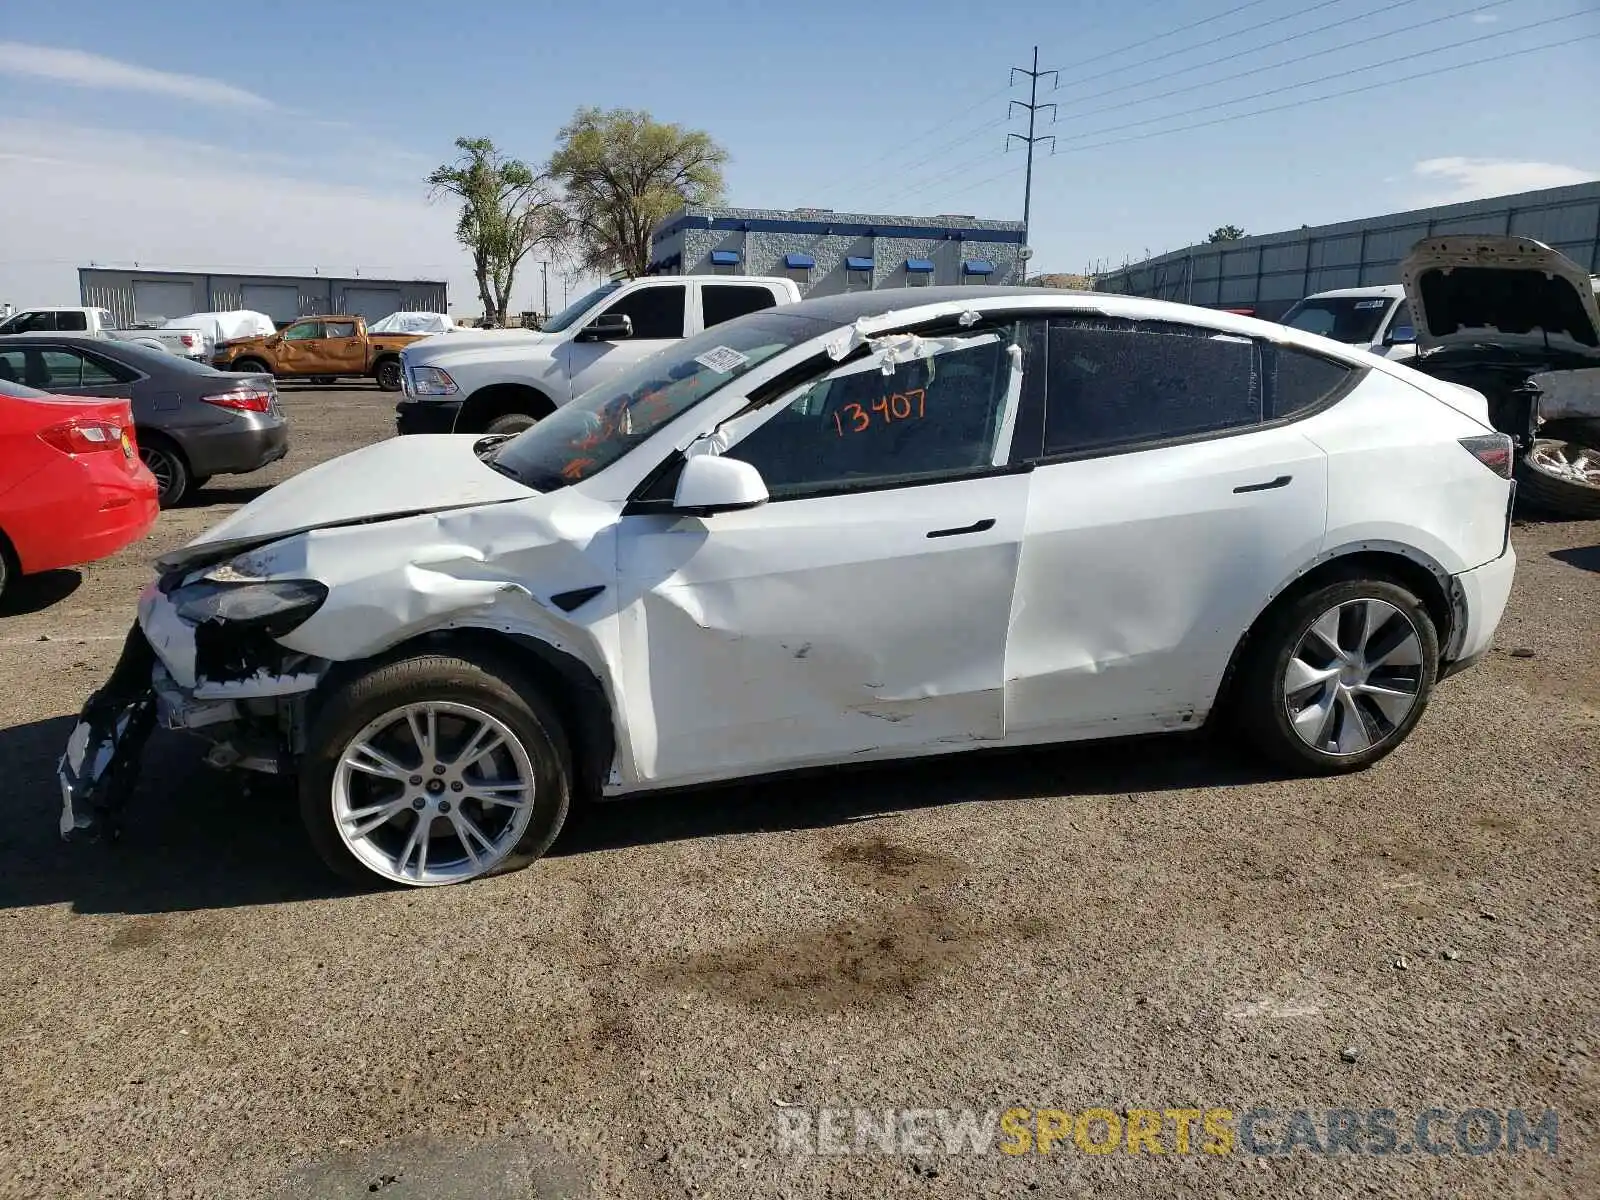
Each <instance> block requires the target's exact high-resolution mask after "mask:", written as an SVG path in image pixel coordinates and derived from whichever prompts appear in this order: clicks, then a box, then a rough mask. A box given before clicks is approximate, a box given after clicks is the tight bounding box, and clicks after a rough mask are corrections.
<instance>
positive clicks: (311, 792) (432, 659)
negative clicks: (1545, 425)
mask: <svg viewBox="0 0 1600 1200" xmlns="http://www.w3.org/2000/svg"><path fill="white" fill-rule="evenodd" d="M424 701H434V702H440V703H450V702H453V703H457V704H465V705H471V706H473V707H474V708H477V709H479V710H481V711H483V712H486V713H488V714H490V715H491V716H493V717H495V718H496V719H497V720H499V721H500V722H502V723H503V724H504V725H505V726H506V727H507V728H509V729H510V730H511V731H512V732H513V733H514V734H515V735H516V737H517V738H518V740H519V741H520V743H521V745H522V748H523V749H524V750H525V751H526V753H527V755H528V758H529V760H530V761H531V763H532V765H533V769H534V776H535V782H534V793H533V799H532V802H531V803H532V808H533V814H532V817H531V819H530V820H529V822H528V827H527V829H526V831H525V833H524V835H523V836H522V837H521V839H520V840H518V842H517V843H516V845H515V847H514V848H513V849H512V851H511V852H510V853H509V854H508V855H506V856H505V857H504V858H502V859H501V860H500V861H499V862H498V863H496V864H495V865H494V866H493V867H491V868H490V869H488V870H485V871H483V872H482V873H481V874H478V875H473V876H471V878H484V877H486V876H489V875H498V874H503V873H505V872H507V871H515V870H519V869H521V868H522V867H525V866H527V865H528V864H529V863H531V862H533V861H534V860H535V859H537V858H539V857H540V856H541V855H542V854H544V852H545V851H546V850H548V849H549V848H550V845H551V843H552V842H554V841H555V839H556V835H557V834H559V833H560V832H561V827H562V825H563V824H564V823H565V821H566V818H567V810H568V807H569V805H570V798H571V791H572V784H571V780H572V758H571V753H570V751H569V750H568V746H567V738H566V733H565V730H564V729H563V728H562V725H561V721H560V719H559V718H558V717H557V716H556V714H555V712H554V710H553V709H552V708H551V707H550V705H549V704H548V703H547V702H546V701H545V699H544V698H543V696H542V695H541V694H540V692H539V690H538V689H537V687H535V686H534V685H533V684H532V683H531V682H530V681H529V680H528V679H527V678H526V677H525V676H523V675H522V674H521V673H520V672H517V671H515V670H513V669H509V668H507V667H506V666H505V665H503V664H501V663H494V664H492V665H490V664H489V663H487V662H478V661H474V660H472V659H469V658H458V657H455V656H451V655H440V654H427V655H418V656H417V657H414V658H405V659H400V660H398V661H395V662H390V663H387V664H385V665H382V666H379V667H377V668H375V669H374V670H372V671H370V672H369V673H368V674H366V675H363V676H361V677H359V678H357V679H355V680H353V681H351V682H349V683H346V684H344V685H343V686H341V687H339V688H338V690H337V691H335V692H334V693H333V694H332V695H331V696H330V697H329V698H328V699H327V700H326V701H325V702H324V703H323V704H322V705H321V707H320V708H319V709H318V711H317V713H316V715H315V718H314V720H313V722H312V725H311V729H310V733H309V736H308V738H307V750H306V753H305V755H304V757H303V758H302V759H301V765H300V816H301V820H302V821H303V822H304V823H305V827H306V833H307V834H308V835H309V837H310V839H311V844H312V846H313V847H315V849H316V851H317V853H318V855H320V856H321V858H322V860H323V861H324V862H325V863H327V865H328V866H329V867H330V868H331V869H332V870H333V871H335V872H337V873H338V874H340V875H342V876H344V877H345V878H346V879H350V880H353V881H355V882H357V883H360V884H364V885H366V886H369V887H370V886H373V885H375V884H388V885H391V886H398V881H396V880H392V879H389V878H386V877H385V876H383V875H381V874H379V873H378V872H377V871H375V870H373V869H372V868H370V867H368V866H367V865H366V864H365V863H363V862H362V861H361V860H360V859H359V858H357V857H356V855H355V854H354V852H352V851H351V850H350V848H349V847H348V846H346V844H345V842H344V839H343V838H342V837H341V835H340V833H339V829H338V826H337V822H336V818H335V815H334V801H333V787H334V779H335V774H336V771H337V768H338V765H339V762H340V757H341V755H343V754H344V752H345V750H346V747H347V746H348V744H349V743H350V742H351V741H352V739H354V738H356V737H357V736H358V735H359V734H360V733H361V731H362V730H363V729H365V728H366V727H367V726H368V725H369V724H370V723H371V722H373V721H377V720H380V719H381V718H383V717H384V716H385V714H386V713H389V712H391V711H394V710H397V709H399V708H401V707H403V706H405V705H407V704H415V703H419V702H424Z"/></svg>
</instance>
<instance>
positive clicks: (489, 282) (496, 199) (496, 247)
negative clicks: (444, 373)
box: [428, 138, 564, 327]
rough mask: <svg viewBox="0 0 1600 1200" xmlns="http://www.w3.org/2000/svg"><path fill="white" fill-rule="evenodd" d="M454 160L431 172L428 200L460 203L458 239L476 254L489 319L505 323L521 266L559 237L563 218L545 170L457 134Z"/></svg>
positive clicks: (483, 140)
mask: <svg viewBox="0 0 1600 1200" xmlns="http://www.w3.org/2000/svg"><path fill="white" fill-rule="evenodd" d="M456 149H457V150H458V151H459V153H458V155H457V156H456V160H455V161H454V162H453V163H446V164H445V165H444V166H441V167H438V168H435V170H434V171H433V172H432V173H431V174H430V175H429V176H428V185H429V188H430V189H431V190H430V192H429V199H437V198H438V197H440V196H445V195H449V196H454V197H456V198H457V199H458V200H460V201H461V218H460V220H458V221H457V222H456V240H457V241H459V242H460V243H461V244H462V245H463V246H465V247H466V248H467V250H468V252H469V253H471V255H472V270H473V274H474V275H475V276H476V277H477V281H478V297H479V299H480V300H482V301H483V315H484V319H485V320H486V321H492V322H493V323H494V324H496V325H499V326H502V327H503V326H504V325H505V324H506V320H507V317H508V315H509V310H510V308H511V289H512V287H513V285H514V284H515V283H516V277H517V268H518V267H519V266H520V265H521V263H522V260H523V259H524V258H526V257H527V255H528V252H529V251H530V250H532V249H533V248H534V247H535V246H538V245H541V244H545V243H548V242H551V241H553V240H555V239H557V238H559V236H560V234H561V231H562V228H563V225H564V221H563V217H562V213H561V208H560V205H559V203H558V202H557V200H556V198H555V196H554V195H553V193H552V191H551V188H550V177H549V175H548V174H547V173H545V172H544V171H538V170H535V169H533V168H532V167H530V166H528V164H527V163H525V162H522V161H521V160H520V159H515V158H507V157H506V156H505V155H503V154H502V153H501V152H500V151H499V149H497V148H496V146H495V144H494V142H493V141H491V140H490V139H489V138H457V139H456Z"/></svg>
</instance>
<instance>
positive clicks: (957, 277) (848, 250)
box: [650, 205, 1025, 296]
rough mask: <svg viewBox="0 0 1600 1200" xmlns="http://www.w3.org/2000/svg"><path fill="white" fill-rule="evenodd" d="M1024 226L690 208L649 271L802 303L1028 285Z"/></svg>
mask: <svg viewBox="0 0 1600 1200" xmlns="http://www.w3.org/2000/svg"><path fill="white" fill-rule="evenodd" d="M1023 240H1024V239H1023V226H1022V222H1021V221H986V220H980V219H979V218H977V217H969V216H950V215H940V216H935V217H906V216H885V215H882V214H872V213H838V212H834V211H833V210H831V209H824V208H798V209H794V210H792V211H790V210H785V209H770V208H713V207H707V206H702V205H691V206H689V207H687V208H683V209H680V210H679V211H678V212H675V213H673V214H672V215H671V216H670V217H668V218H667V219H666V220H665V221H663V222H662V223H661V224H660V225H658V226H657V227H656V229H655V232H654V233H653V234H652V235H651V242H650V247H651V262H650V273H651V274H652V275H661V274H682V275H714V274H718V273H721V274H725V275H779V276H787V277H788V278H790V279H792V280H794V281H795V283H797V284H799V285H800V291H801V294H802V295H807V296H830V295H833V294H835V293H837V292H851V291H868V290H871V289H874V288H887V287H908V286H909V287H916V286H918V285H922V284H936V283H938V284H946V283H965V284H1008V283H1021V282H1022V272H1023V265H1024V258H1025V255H1023V254H1022V253H1020V252H1021V250H1022V248H1023Z"/></svg>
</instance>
